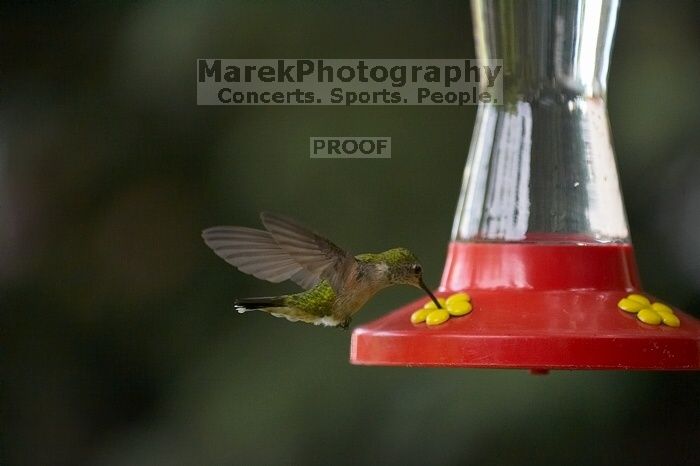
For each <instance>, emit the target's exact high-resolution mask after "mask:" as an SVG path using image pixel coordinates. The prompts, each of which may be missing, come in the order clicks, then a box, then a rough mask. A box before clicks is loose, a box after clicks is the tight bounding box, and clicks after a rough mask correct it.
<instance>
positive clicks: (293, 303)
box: [202, 212, 441, 328]
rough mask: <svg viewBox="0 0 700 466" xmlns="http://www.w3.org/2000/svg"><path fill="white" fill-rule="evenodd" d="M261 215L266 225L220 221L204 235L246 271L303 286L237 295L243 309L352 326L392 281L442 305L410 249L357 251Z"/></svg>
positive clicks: (293, 223) (219, 252)
mask: <svg viewBox="0 0 700 466" xmlns="http://www.w3.org/2000/svg"><path fill="white" fill-rule="evenodd" d="M260 219H261V220H262V224H263V226H264V227H265V230H258V229H255V228H247V227H238V226H218V227H212V228H207V229H206V230H204V231H203V232H202V238H203V239H204V242H205V243H206V244H207V246H209V247H210V248H211V249H212V250H213V251H214V253H215V254H216V255H217V256H219V257H221V258H222V259H224V260H225V261H226V262H228V263H229V264H231V265H233V266H235V267H236V268H237V269H238V270H240V271H241V272H244V273H247V274H250V275H253V276H254V277H257V278H260V279H263V280H267V281H269V282H273V283H279V282H283V281H285V280H291V281H293V282H295V283H296V284H298V285H299V286H301V287H302V288H303V289H304V291H302V292H300V293H296V294H288V295H283V296H273V297H264V298H244V299H238V300H236V302H235V309H236V310H237V311H238V312H240V313H243V312H248V311H254V310H259V311H264V312H267V313H269V314H272V315H273V316H275V317H283V318H285V319H287V320H290V321H292V322H297V321H301V322H307V323H310V324H314V325H325V326H328V327H341V328H347V327H348V326H349V325H350V321H351V320H352V317H353V316H354V315H355V314H356V313H357V312H358V311H359V310H360V309H361V308H362V306H364V305H365V303H366V302H367V301H368V300H369V299H370V298H371V297H372V296H374V294H375V293H377V292H378V291H380V290H382V289H383V288H386V287H388V286H391V285H412V286H415V287H418V288H421V289H422V290H423V291H425V292H426V293H427V294H428V296H430V299H432V300H433V302H434V303H435V305H436V306H437V307H438V308H441V306H440V303H439V302H438V300H437V299H436V298H435V296H434V295H433V293H431V292H430V289H429V288H428V287H427V286H426V285H425V283H424V282H423V268H422V266H421V264H420V262H418V259H417V258H416V256H415V255H414V254H413V253H412V252H411V251H409V250H408V249H405V248H394V249H389V250H388V251H384V252H380V253H369V254H360V255H357V256H353V255H352V254H350V253H349V252H348V251H345V250H344V249H341V248H340V247H338V246H336V245H335V244H333V243H332V242H331V241H330V240H328V239H326V238H324V237H323V236H321V235H319V234H318V233H315V232H313V231H311V230H309V229H307V228H306V227H304V226H302V225H300V224H299V223H297V222H296V221H294V220H292V219H290V218H288V217H286V216H282V215H278V214H273V213H269V212H263V213H261V214H260Z"/></svg>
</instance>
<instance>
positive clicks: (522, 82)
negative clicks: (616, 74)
mask: <svg viewBox="0 0 700 466" xmlns="http://www.w3.org/2000/svg"><path fill="white" fill-rule="evenodd" d="M617 9H618V2H617V0H578V1H576V0H556V1H551V2H550V1H538V0H519V1H514V0H474V1H473V2H472V15H473V17H474V33H475V37H476V47H477V57H478V58H479V59H482V60H488V59H502V60H503V66H504V69H503V73H504V96H505V102H503V105H487V104H482V105H480V107H479V109H478V113H477V121H476V125H475V130H474V135H473V138H472V143H471V147H470V152H469V158H468V161H467V165H466V168H465V173H464V181H463V185H462V190H461V193H460V198H459V203H458V208H457V213H456V217H455V223H454V227H453V232H452V237H453V240H456V241H472V242H473V241H489V242H490V241H509V242H510V241H527V242H555V243H598V244H600V243H626V242H628V241H629V231H628V228H627V220H626V218H625V211H624V206H623V202H622V196H621V193H620V187H619V182H618V176H617V168H616V164H615V156H614V152H613V148H612V141H611V136H610V129H609V123H608V115H607V109H606V104H605V92H606V80H607V71H608V60H609V56H610V50H611V45H612V39H613V33H614V29H615V20H616V16H617Z"/></svg>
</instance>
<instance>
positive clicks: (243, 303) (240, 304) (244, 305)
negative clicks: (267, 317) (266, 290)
mask: <svg viewBox="0 0 700 466" xmlns="http://www.w3.org/2000/svg"><path fill="white" fill-rule="evenodd" d="M233 307H234V308H235V309H236V310H237V311H238V312H239V313H241V314H243V313H244V312H248V311H256V310H269V309H271V308H275V307H285V304H284V296H273V297H267V298H241V299H237V300H236V301H235V302H234V303H233Z"/></svg>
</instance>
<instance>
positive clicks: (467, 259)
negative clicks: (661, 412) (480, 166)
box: [350, 243, 700, 373]
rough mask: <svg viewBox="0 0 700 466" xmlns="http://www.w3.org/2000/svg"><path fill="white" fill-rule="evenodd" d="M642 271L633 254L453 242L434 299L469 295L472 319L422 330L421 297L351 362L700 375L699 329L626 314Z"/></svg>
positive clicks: (366, 332)
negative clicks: (622, 303) (416, 315)
mask: <svg viewBox="0 0 700 466" xmlns="http://www.w3.org/2000/svg"><path fill="white" fill-rule="evenodd" d="M636 270H637V269H636V265H635V262H634V253H633V250H632V247H631V246H629V245H552V244H549V245H548V244H533V243H453V244H451V245H450V249H449V253H448V260H447V264H446V267H445V273H444V275H443V281H442V284H441V287H440V290H439V291H438V293H436V294H437V295H438V296H445V295H449V294H451V293H454V292H456V291H467V292H468V293H469V294H470V295H471V297H472V304H473V311H472V312H471V313H470V314H468V315H466V316H462V317H452V318H451V319H449V320H448V321H447V322H445V323H444V324H441V325H438V326H435V327H427V326H426V325H425V324H418V325H414V324H412V323H411V322H410V316H411V313H412V312H413V311H415V310H416V309H418V308H420V307H421V306H422V304H423V303H425V302H426V298H421V299H420V300H418V301H415V302H413V303H411V304H408V305H406V306H404V307H402V308H400V309H398V310H396V311H394V312H392V313H390V314H388V315H386V316H384V317H382V318H380V319H378V320H376V321H374V322H371V323H369V324H367V325H364V326H361V327H358V328H357V329H355V331H354V332H353V334H352V345H351V350H350V352H351V354H350V360H351V362H352V363H353V364H362V365H382V366H426V367H481V368H524V369H530V370H532V371H533V372H535V373H542V372H546V371H547V370H549V369H635V370H698V369H700V321H698V320H697V319H695V318H693V317H692V316H689V315H687V314H685V313H683V312H681V311H679V310H677V309H674V312H675V314H676V315H677V316H678V317H679V319H680V322H681V325H680V327H677V328H674V327H667V326H665V325H663V324H662V325H658V326H652V325H647V324H644V323H642V322H641V321H639V320H638V319H637V318H636V316H635V314H630V313H627V312H624V311H621V310H620V309H618V307H617V303H618V302H619V300H620V299H622V298H624V297H625V296H627V295H628V294H629V293H631V292H638V293H640V291H639V290H640V285H639V279H638V276H637V271H636ZM650 299H652V298H651V297H650ZM652 301H655V300H654V299H652Z"/></svg>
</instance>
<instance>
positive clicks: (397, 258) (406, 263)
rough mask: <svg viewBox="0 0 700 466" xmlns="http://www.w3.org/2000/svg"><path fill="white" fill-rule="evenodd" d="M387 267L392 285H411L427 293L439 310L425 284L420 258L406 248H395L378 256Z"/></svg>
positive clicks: (435, 300)
mask: <svg viewBox="0 0 700 466" xmlns="http://www.w3.org/2000/svg"><path fill="white" fill-rule="evenodd" d="M378 256H380V257H381V260H382V262H384V263H385V264H386V265H387V274H388V280H389V282H390V283H392V284H400V285H411V286H415V287H416V288H420V289H421V290H423V291H425V292H426V293H427V294H428V296H430V299H432V300H433V301H434V302H435V304H436V305H437V307H438V308H440V307H441V306H440V304H439V303H438V300H437V299H435V296H433V293H432V292H431V291H430V289H429V288H428V287H427V286H426V285H425V283H424V282H423V266H422V265H421V264H420V262H419V261H418V258H417V257H416V256H415V254H413V253H412V252H411V251H409V250H408V249H406V248H394V249H389V250H388V251H384V252H383V253H381V254H378Z"/></svg>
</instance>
